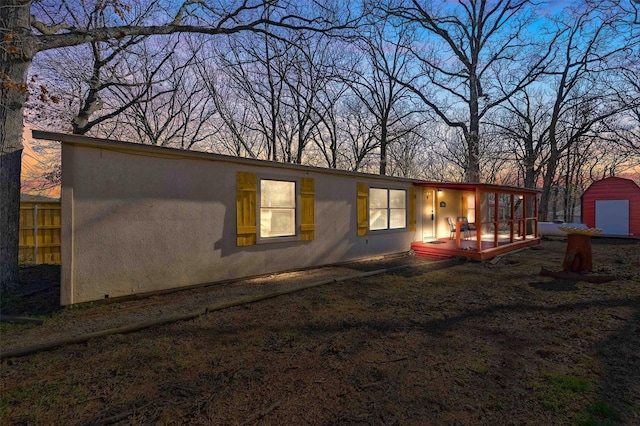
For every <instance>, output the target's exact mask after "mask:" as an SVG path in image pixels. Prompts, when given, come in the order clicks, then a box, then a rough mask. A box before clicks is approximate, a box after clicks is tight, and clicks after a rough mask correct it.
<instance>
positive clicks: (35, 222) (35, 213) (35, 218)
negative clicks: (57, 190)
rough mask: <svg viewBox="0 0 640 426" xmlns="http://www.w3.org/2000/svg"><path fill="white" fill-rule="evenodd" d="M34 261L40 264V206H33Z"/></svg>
mask: <svg viewBox="0 0 640 426" xmlns="http://www.w3.org/2000/svg"><path fill="white" fill-rule="evenodd" d="M33 261H34V263H36V264H37V263H40V262H38V205H37V204H34V206H33Z"/></svg>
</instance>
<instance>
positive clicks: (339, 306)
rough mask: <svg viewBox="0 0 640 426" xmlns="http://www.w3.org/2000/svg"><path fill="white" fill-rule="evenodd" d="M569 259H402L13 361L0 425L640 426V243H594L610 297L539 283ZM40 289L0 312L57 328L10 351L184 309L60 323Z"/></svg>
mask: <svg viewBox="0 0 640 426" xmlns="http://www.w3.org/2000/svg"><path fill="white" fill-rule="evenodd" d="M565 247H566V242H564V241H558V240H556V241H543V242H542V244H541V245H540V246H537V247H533V248H530V249H526V250H522V251H520V252H516V253H512V254H509V255H507V256H504V257H501V258H500V259H499V260H497V261H495V262H486V263H479V262H472V261H466V262H461V263H458V264H450V265H447V267H442V268H433V267H432V265H430V264H429V262H424V261H419V260H416V259H413V258H406V259H404V260H403V262H405V263H406V266H407V267H406V268H404V269H399V270H397V271H395V272H393V273H387V274H383V275H376V276H371V277H366V278H358V279H352V280H347V281H341V282H336V283H332V284H327V285H323V286H319V287H314V288H310V289H307V290H303V291H299V292H296V293H292V294H289V295H284V296H280V297H277V298H273V299H269V300H265V301H262V302H258V303H253V304H249V305H243V306H238V307H234V308H229V309H225V310H222V311H217V312H210V313H208V314H206V315H202V316H200V317H198V318H196V319H193V320H190V321H181V322H176V323H172V324H169V325H164V326H161V327H156V328H151V329H146V330H143V331H140V332H136V333H130V334H125V335H112V336H109V337H105V338H97V339H92V340H90V341H88V342H87V343H83V344H76V345H67V346H63V347H59V348H56V349H52V350H48V351H44V352H39V353H36V354H33V355H29V356H23V357H15V358H6V359H5V358H4V357H3V361H2V364H1V370H0V375H1V376H0V378H1V386H2V395H1V407H0V424H3V425H10V424H65V425H75V424H78V425H80V424H82V425H84V424H123V425H124V424H134V425H135V424H203V425H210V424H216V425H249V424H251V425H303V424H310V425H392V424H395V425H441V424H442V425H474V424H478V425H500V424H510V425H559V424H575V425H633V424H636V425H638V424H640V241H637V240H613V239H594V241H593V252H594V268H595V271H594V273H596V274H602V275H613V276H614V277H615V278H616V279H615V280H614V281H611V282H608V283H605V284H592V283H587V282H584V281H578V282H574V281H564V280H560V279H555V278H550V277H543V276H540V274H539V272H540V269H541V267H545V268H547V269H552V270H559V269H560V266H561V263H562V258H563V256H564V250H565ZM398 262H400V261H398ZM398 262H396V263H398ZM38 269H39V270H40V272H39V273H44V274H45V275H47V274H48V278H47V277H45V278H44V279H43V280H49V281H47V282H48V283H49V284H46V285H40V288H46V287H52V286H53V288H55V285H56V280H57V279H58V278H57V276H56V273H57V270H56V268H42V267H41V268H35V269H29V268H27V269H25V270H24V271H23V272H24V274H25V277H26V276H27V275H29V274H30V275H32V276H33V275H37V274H36V272H37V270H38ZM30 279H31V281H29V279H26V280H25V282H31V283H35V284H28V285H27V287H25V288H24V289H23V290H22V293H21V294H25V293H27V294H29V293H30V295H29V296H28V297H26V298H25V297H22V298H21V297H20V296H19V295H16V294H5V295H3V299H2V305H3V306H2V308H3V312H2V313H3V314H13V315H18V314H19V315H32V314H40V315H41V316H42V317H44V319H45V322H44V324H43V325H40V326H39V325H18V324H7V323H3V324H2V326H1V331H2V336H1V343H2V345H3V348H5V349H3V350H6V345H7V344H8V343H7V342H9V343H11V342H16V341H17V340H19V336H21V335H22V336H25V339H27V338H28V339H33V338H34V336H38V335H43V334H47V333H49V331H48V330H53V329H54V328H56V329H57V328H64V327H65V324H67V323H72V325H73V324H84V323H88V322H90V321H92V320H93V319H94V318H96V317H108V316H110V315H113V314H114V313H115V312H116V311H118V310H126V311H134V310H136V309H142V307H143V306H146V307H148V306H149V305H154V306H162V307H163V309H164V310H171V308H170V307H171V304H170V303H171V302H172V301H177V300H178V299H180V297H181V296H180V295H179V293H177V294H174V295H166V296H160V297H155V298H153V299H149V300H144V301H135V302H132V303H128V302H127V303H121V304H111V305H108V306H102V305H97V306H88V307H84V308H82V309H78V308H75V309H66V310H59V309H57V308H56V307H55V304H54V305H53V306H52V304H51V298H52V296H51V291H53V290H50V289H45V290H40V291H39V288H38V285H37V282H38V278H37V277H36V278H33V277H32V278H30ZM42 282H44V281H42ZM29 285H31V287H29ZM270 285H271V284H270ZM272 285H274V286H277V285H278V284H277V283H272ZM221 289H222V290H225V289H226V287H224V286H222V287H218V288H217V290H216V291H221ZM200 291H201V293H194V294H197V295H198V298H202V300H204V299H206V297H207V295H206V293H205V292H206V291H207V290H206V289H203V290H200ZM211 291H213V290H211ZM181 293H182V292H181ZM43 300H44V301H43ZM205 306H206V305H205ZM47 327H50V328H47ZM39 330H41V331H39ZM42 330H44V331H42ZM51 332H53V331H51ZM42 338H44V337H42ZM11 344H13V343H11Z"/></svg>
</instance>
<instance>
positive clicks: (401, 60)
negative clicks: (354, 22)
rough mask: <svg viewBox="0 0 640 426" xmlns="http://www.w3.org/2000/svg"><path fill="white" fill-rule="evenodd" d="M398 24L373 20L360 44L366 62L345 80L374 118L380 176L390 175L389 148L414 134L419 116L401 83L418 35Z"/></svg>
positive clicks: (411, 28)
mask: <svg viewBox="0 0 640 426" xmlns="http://www.w3.org/2000/svg"><path fill="white" fill-rule="evenodd" d="M395 21H397V19H394V18H393V17H391V18H390V19H378V18H377V17H373V22H371V23H369V24H368V25H367V26H366V30H364V31H363V32H362V35H361V37H360V38H359V39H358V42H357V44H358V45H359V46H360V49H361V50H362V52H363V54H364V58H365V59H366V60H365V61H364V63H363V65H362V66H361V67H360V68H359V69H356V70H355V73H353V74H349V75H345V77H344V78H345V80H346V81H347V82H348V83H349V85H350V86H351V89H352V90H353V92H354V93H355V94H356V95H357V96H358V97H359V98H360V100H361V101H362V103H363V105H364V106H365V107H366V108H367V109H368V110H369V113H370V114H371V115H372V116H373V117H375V120H376V129H377V130H378V133H377V135H376V137H377V139H378V144H377V145H378V147H379V150H380V171H379V173H380V174H381V175H384V174H387V163H388V153H387V151H388V147H389V145H391V144H392V143H393V142H395V141H399V140H403V139H404V138H405V136H408V133H411V131H412V126H410V125H409V123H413V121H412V120H411V116H412V115H414V114H415V113H416V111H415V109H414V108H412V107H408V105H407V102H408V100H409V93H410V92H409V90H408V89H407V88H406V87H404V86H403V85H402V84H400V83H399V81H400V80H406V79H407V76H408V72H409V70H410V68H411V61H410V59H409V56H408V52H409V48H410V44H411V43H412V41H413V40H414V38H415V33H414V29H413V27H412V26H410V25H401V23H399V22H395ZM400 129H403V131H400Z"/></svg>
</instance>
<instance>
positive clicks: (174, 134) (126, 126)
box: [110, 52, 216, 149]
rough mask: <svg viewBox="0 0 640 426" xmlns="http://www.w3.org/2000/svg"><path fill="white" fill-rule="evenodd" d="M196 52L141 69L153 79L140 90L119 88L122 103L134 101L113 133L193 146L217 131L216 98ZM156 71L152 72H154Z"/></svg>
mask: <svg viewBox="0 0 640 426" xmlns="http://www.w3.org/2000/svg"><path fill="white" fill-rule="evenodd" d="M196 60H197V58H196V52H193V53H192V54H190V55H189V57H182V58H181V57H178V55H174V56H172V57H171V58H169V60H168V61H167V62H166V63H165V64H163V65H164V66H163V67H162V68H160V69H159V70H155V69H153V68H150V69H147V70H145V71H143V72H142V74H143V75H144V77H143V79H144V80H146V81H149V82H152V81H154V80H155V82H154V83H150V84H149V87H147V88H145V89H144V93H143V94H142V96H141V94H140V93H139V90H137V88H136V87H132V86H125V87H122V88H121V89H120V90H119V91H118V94H117V96H118V98H119V99H121V103H122V104H128V103H130V102H132V105H131V107H130V108H128V109H127V110H125V111H123V112H122V113H121V114H120V115H119V116H118V117H117V119H116V120H113V122H112V124H111V125H112V126H113V129H112V130H111V132H110V134H111V135H114V136H115V137H117V138H120V139H126V136H125V135H131V134H135V135H137V140H138V141H140V142H142V143H146V144H151V145H160V146H175V147H179V148H181V149H192V148H194V147H197V144H199V143H201V142H203V141H205V140H208V139H210V138H211V137H212V133H215V129H214V128H213V127H212V126H211V123H210V120H211V119H212V117H213V116H214V115H216V108H215V106H214V102H212V99H211V98H210V97H209V96H208V93H207V90H206V87H205V85H204V84H203V83H202V81H201V80H200V79H198V78H197V74H196V72H195V69H194V68H195V65H194V62H196ZM151 74H153V75H151Z"/></svg>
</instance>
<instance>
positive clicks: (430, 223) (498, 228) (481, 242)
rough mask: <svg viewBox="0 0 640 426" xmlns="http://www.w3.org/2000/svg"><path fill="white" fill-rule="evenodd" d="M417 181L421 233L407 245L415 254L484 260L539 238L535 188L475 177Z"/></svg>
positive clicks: (537, 242) (531, 243)
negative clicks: (481, 181)
mask: <svg viewBox="0 0 640 426" xmlns="http://www.w3.org/2000/svg"><path fill="white" fill-rule="evenodd" d="M417 185H418V186H421V187H422V188H421V189H422V197H423V202H422V207H423V211H422V224H423V234H422V239H421V240H419V241H415V242H413V243H412V245H411V249H412V250H413V251H414V252H415V253H416V255H417V256H424V257H432V258H446V257H453V256H455V257H466V258H471V259H477V260H487V259H491V258H493V257H495V256H498V255H500V254H503V253H507V252H509V251H513V250H517V249H520V248H524V247H529V246H532V245H536V244H539V242H540V239H539V238H538V219H537V216H538V198H537V195H538V191H536V190H533V189H525V188H517V187H510V186H501V185H490V184H475V183H420V184H417ZM467 227H468V228H470V229H471V231H470V232H469V231H465V229H467Z"/></svg>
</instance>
